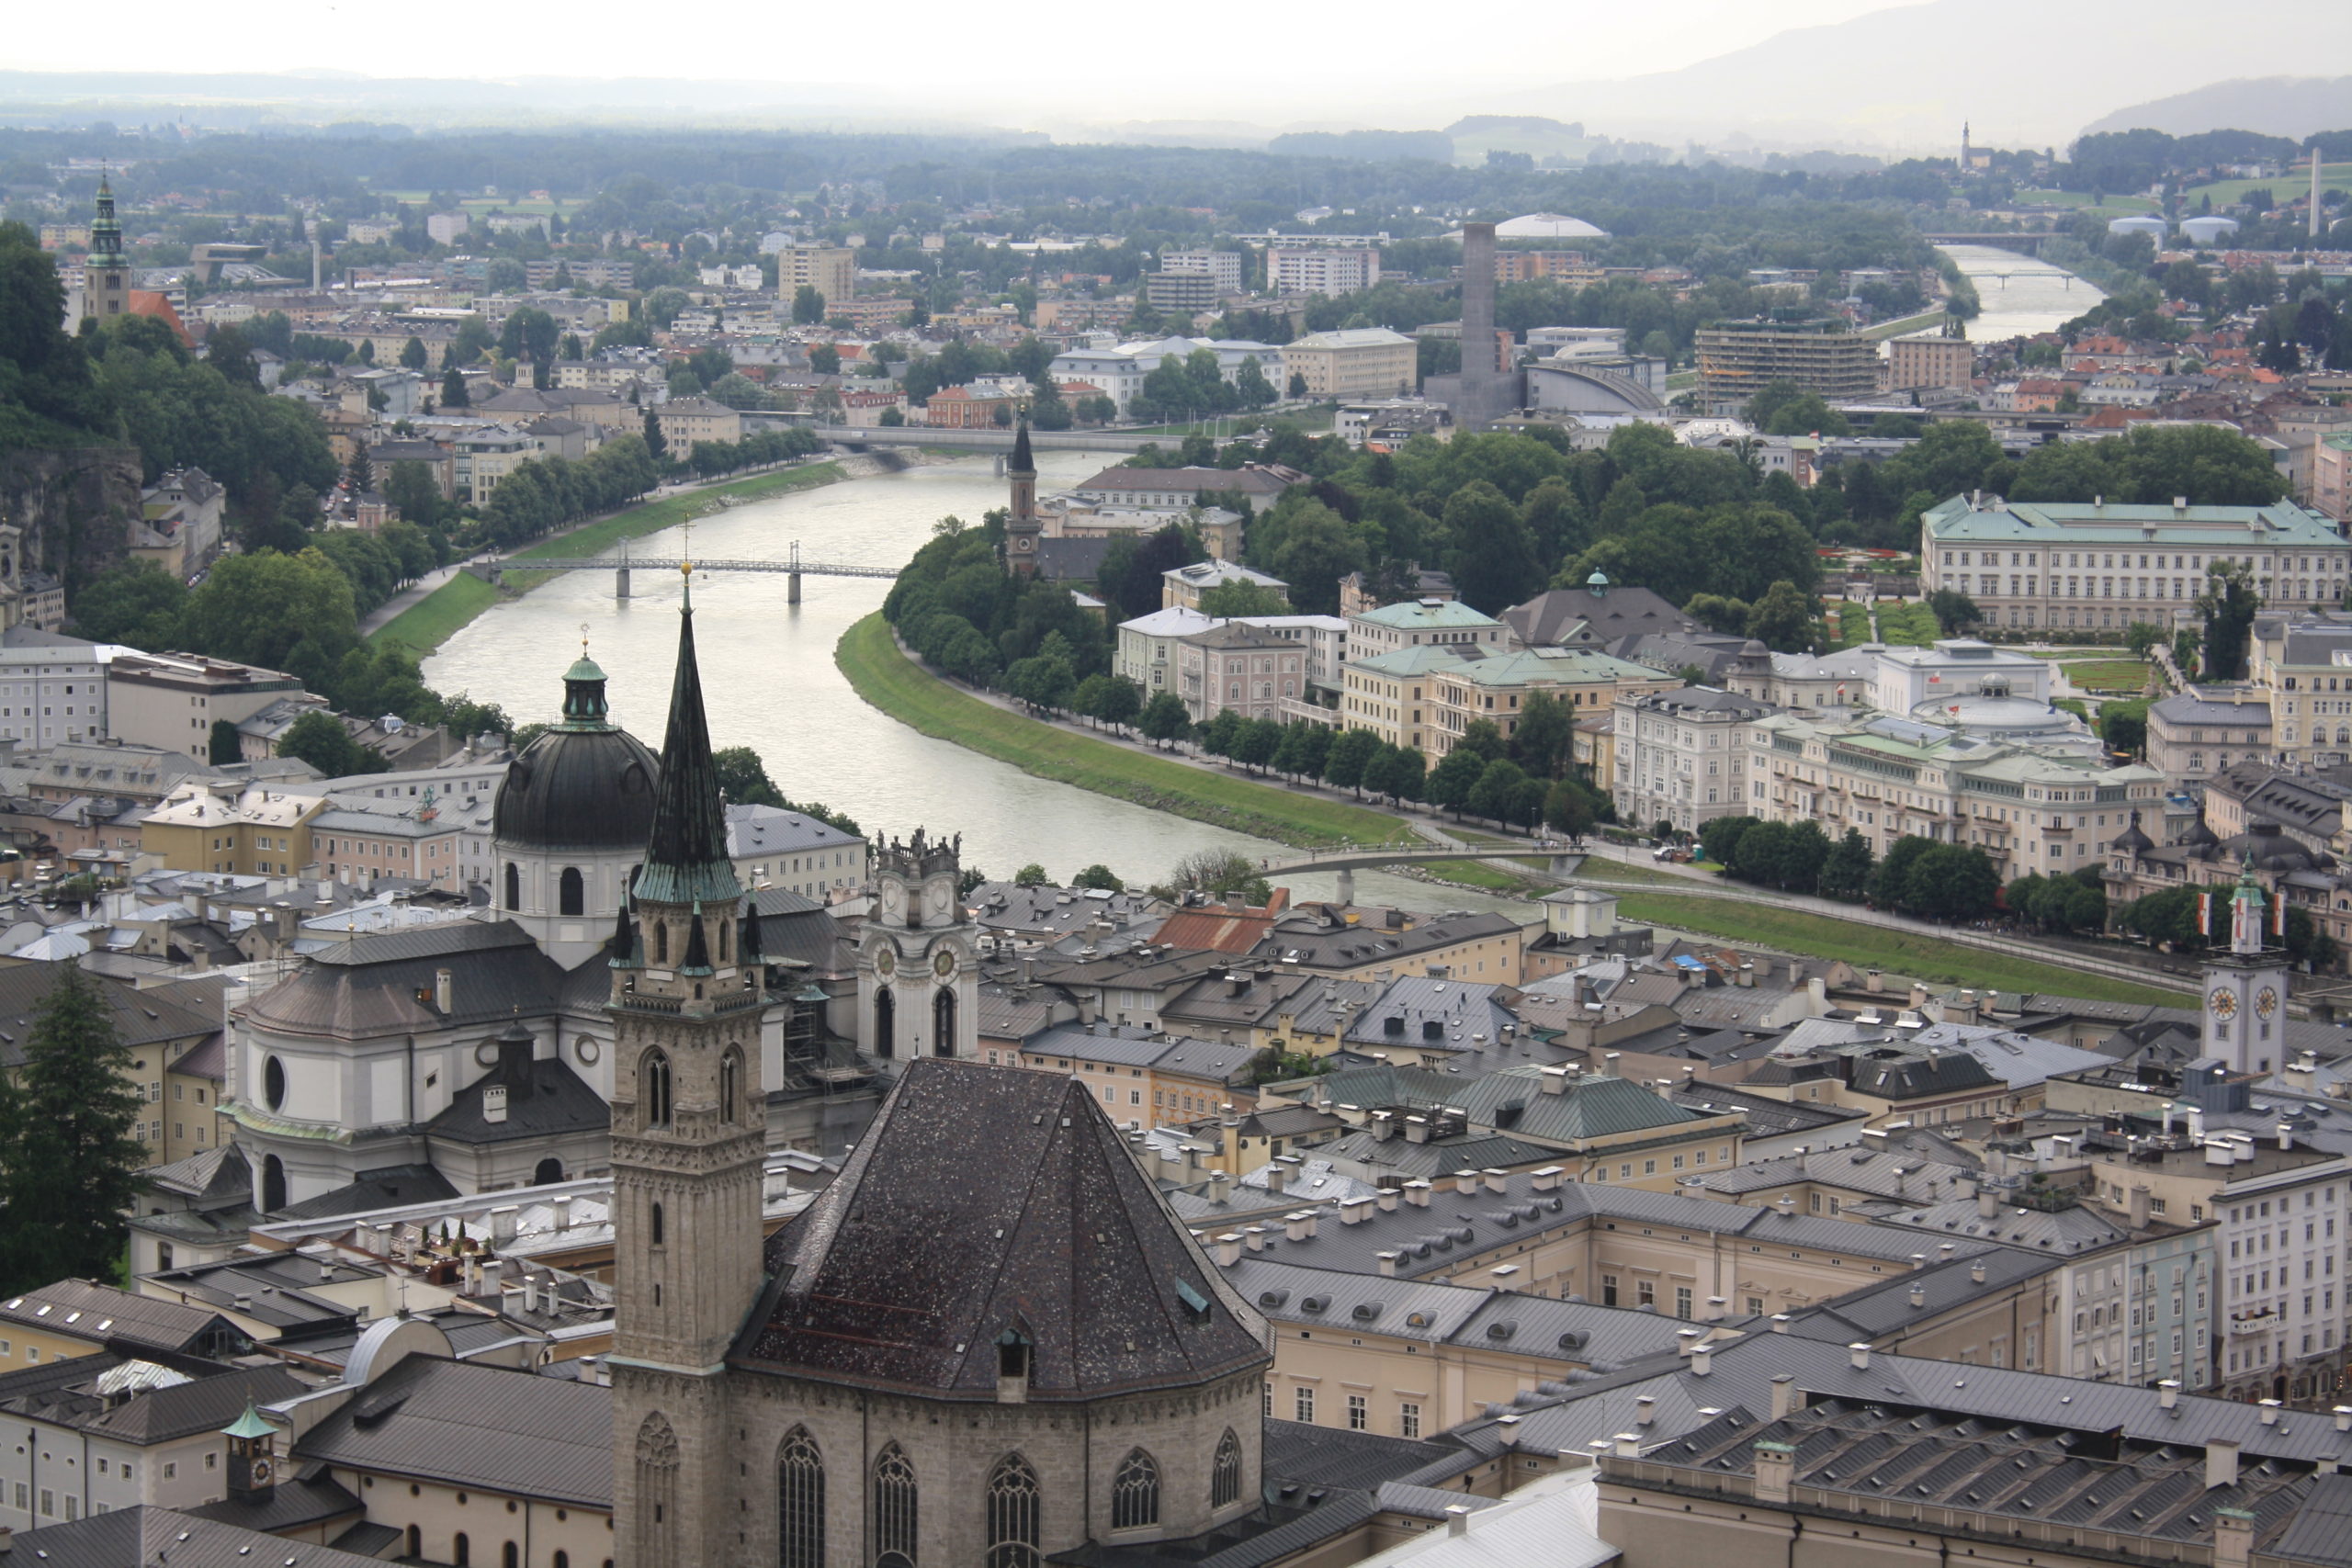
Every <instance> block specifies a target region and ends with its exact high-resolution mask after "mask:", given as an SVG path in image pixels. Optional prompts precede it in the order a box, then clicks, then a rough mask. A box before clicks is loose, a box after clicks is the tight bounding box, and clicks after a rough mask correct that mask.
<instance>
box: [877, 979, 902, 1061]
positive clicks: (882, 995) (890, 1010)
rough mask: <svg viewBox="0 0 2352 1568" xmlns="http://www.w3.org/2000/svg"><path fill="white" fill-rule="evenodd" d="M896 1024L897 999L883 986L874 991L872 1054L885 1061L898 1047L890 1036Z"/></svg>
mask: <svg viewBox="0 0 2352 1568" xmlns="http://www.w3.org/2000/svg"><path fill="white" fill-rule="evenodd" d="M898 1024H899V1004H898V1001H897V1000H896V998H893V997H892V996H891V995H890V992H889V988H888V987H884V988H883V989H881V990H878V991H876V992H875V993H874V1054H875V1055H877V1056H879V1057H881V1058H882V1059H883V1060H884V1061H886V1062H887V1061H888V1060H889V1059H890V1057H891V1055H892V1054H893V1053H895V1052H896V1051H897V1049H898V1042H897V1041H895V1040H893V1039H892V1038H891V1035H892V1034H893V1033H894V1032H896V1031H897V1029H898Z"/></svg>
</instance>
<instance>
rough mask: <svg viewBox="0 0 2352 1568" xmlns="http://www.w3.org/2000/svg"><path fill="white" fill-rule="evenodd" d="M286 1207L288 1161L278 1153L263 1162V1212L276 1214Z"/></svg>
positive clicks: (264, 1158)
mask: <svg viewBox="0 0 2352 1568" xmlns="http://www.w3.org/2000/svg"><path fill="white" fill-rule="evenodd" d="M284 1207H286V1162H285V1161H284V1160H282V1159H279V1158H278V1157H277V1156H276V1155H268V1156H264V1157H263V1159H262V1162H261V1212H262V1213H265V1214H274V1213H277V1211H278V1210H280V1209H283V1208H284Z"/></svg>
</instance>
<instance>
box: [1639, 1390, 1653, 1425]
mask: <svg viewBox="0 0 2352 1568" xmlns="http://www.w3.org/2000/svg"><path fill="white" fill-rule="evenodd" d="M1656 1416H1657V1395H1656V1394H1651V1393H1645V1394H1643V1395H1642V1396H1641V1397H1640V1398H1638V1399H1636V1400H1634V1426H1636V1427H1646V1426H1648V1425H1649V1424H1650V1422H1651V1421H1652V1420H1653V1419H1654V1418H1655V1417H1656Z"/></svg>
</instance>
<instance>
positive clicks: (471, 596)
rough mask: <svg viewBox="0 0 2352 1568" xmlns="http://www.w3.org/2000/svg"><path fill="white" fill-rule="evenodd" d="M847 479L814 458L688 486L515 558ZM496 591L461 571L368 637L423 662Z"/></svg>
mask: <svg viewBox="0 0 2352 1568" xmlns="http://www.w3.org/2000/svg"><path fill="white" fill-rule="evenodd" d="M848 477H849V476H848V475H847V474H846V473H844V472H843V471H842V466H841V465H840V464H839V463H831V462H828V463H810V464H808V465H806V466H805V467H802V468H779V469H777V470H776V471H775V472H773V473H765V474H754V475H752V477H751V478H749V479H737V480H735V481H734V482H733V483H731V484H723V485H712V486H710V487H709V488H707V489H705V490H690V491H681V492H680V493H678V494H676V495H665V496H663V497H662V499H661V500H659V501H649V502H645V503H644V504H643V505H641V506H632V507H629V508H628V509H627V510H625V511H621V512H616V513H613V514H612V515H611V516H610V517H601V518H598V519H597V520H596V521H595V522H594V523H584V524H582V525H580V526H579V527H577V528H574V529H571V530H570V531H569V532H567V533H561V534H556V535H553V536H549V537H548V538H545V539H541V540H540V541H539V542H538V543H537V544H536V545H533V546H531V547H529V548H527V549H522V550H517V551H515V554H514V555H513V557H511V558H512V559H514V560H518V561H524V560H569V559H577V558H580V557H582V556H594V555H602V554H603V553H604V552H605V551H606V550H609V549H611V548H612V547H614V546H615V545H617V544H619V543H620V542H621V541H622V540H623V539H636V538H641V537H643V536H645V535H648V534H658V533H660V532H661V531H662V529H664V528H674V527H676V526H677V525H679V524H681V523H684V522H685V521H686V520H687V519H689V518H694V517H700V516H703V515H705V514H706V513H709V512H711V511H714V510H716V509H717V508H718V507H721V506H724V505H726V504H727V503H728V502H729V501H730V500H731V501H735V502H745V501H766V500H768V499H770V498H772V497H775V496H779V495H790V494H792V493H793V492H794V491H803V490H815V489H816V488H817V487H818V486H820V485H829V484H836V483H838V482H840V481H841V480H842V479H847V478H848ZM546 580H547V578H546V574H545V573H541V574H539V575H538V576H536V577H520V578H516V579H510V580H509V581H508V587H507V592H508V593H509V594H513V593H526V592H530V590H531V589H533V588H535V587H537V585H538V584H539V583H541V582H543V581H546ZM501 597H503V595H502V594H501V592H499V590H497V589H495V588H493V587H492V586H491V585H490V584H489V583H487V582H484V581H482V580H481V578H478V577H472V576H469V575H467V574H466V573H463V572H460V573H458V575H457V576H456V577H453V578H451V579H450V580H449V581H447V582H445V583H443V584H442V585H441V586H440V587H438V588H436V589H435V590H434V591H433V592H430V593H428V594H426V595H425V596H424V598H422V599H420V600H418V601H417V602H416V603H415V604H412V605H410V606H409V607H408V608H407V609H405V610H402V611H401V613H400V614H399V615H395V616H393V617H392V618H391V619H390V620H389V621H386V622H385V623H384V624H383V625H382V626H378V627H377V628H376V629H375V630H374V631H372V632H370V633H369V634H368V641H369V642H373V643H401V644H402V645H404V646H405V647H406V648H407V649H408V650H409V651H410V652H411V653H413V654H414V655H415V656H416V657H417V658H419V659H423V658H424V657H425V656H426V655H427V654H429V653H431V652H432V651H433V650H434V649H437V648H439V647H440V646H441V645H442V644H443V643H444V642H447V640H448V639H449V638H450V637H454V636H456V635H457V633H458V631H459V630H460V629H461V628H463V627H464V626H465V625H466V624H467V623H468V622H469V621H471V620H472V619H473V618H474V617H475V616H476V615H481V613H482V612H483V611H484V610H487V609H489V608H490V607H491V606H492V604H497V603H498V601H499V600H500V598H501Z"/></svg>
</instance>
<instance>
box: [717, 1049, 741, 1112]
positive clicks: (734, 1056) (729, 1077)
mask: <svg viewBox="0 0 2352 1568" xmlns="http://www.w3.org/2000/svg"><path fill="white" fill-rule="evenodd" d="M742 1082H743V1054H742V1053H741V1051H735V1050H729V1052H728V1053H727V1055H724V1056H721V1057H720V1058H719V1059H718V1119H719V1120H720V1121H721V1122H726V1123H728V1124H729V1126H732V1125H733V1124H734V1122H735V1100H736V1096H737V1094H738V1092H739V1091H740V1090H741V1087H742Z"/></svg>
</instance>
